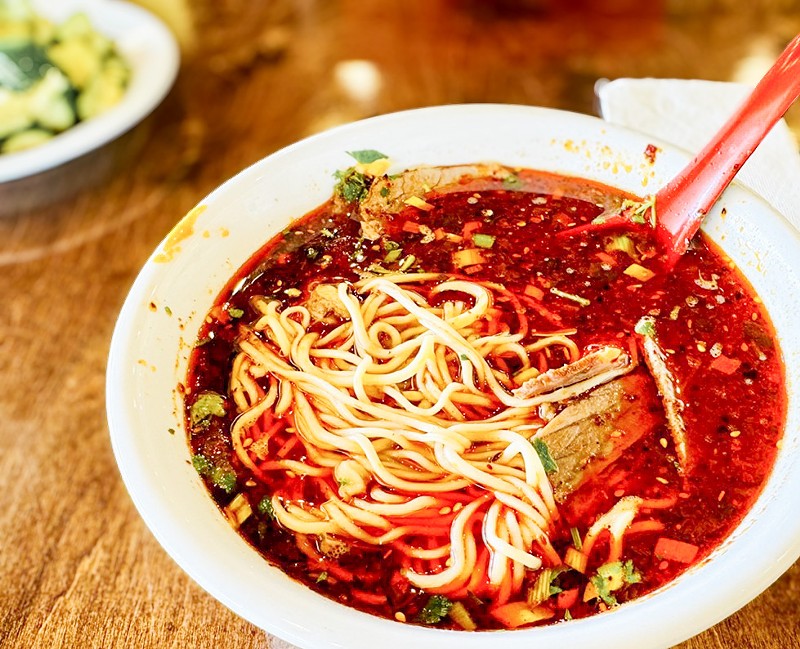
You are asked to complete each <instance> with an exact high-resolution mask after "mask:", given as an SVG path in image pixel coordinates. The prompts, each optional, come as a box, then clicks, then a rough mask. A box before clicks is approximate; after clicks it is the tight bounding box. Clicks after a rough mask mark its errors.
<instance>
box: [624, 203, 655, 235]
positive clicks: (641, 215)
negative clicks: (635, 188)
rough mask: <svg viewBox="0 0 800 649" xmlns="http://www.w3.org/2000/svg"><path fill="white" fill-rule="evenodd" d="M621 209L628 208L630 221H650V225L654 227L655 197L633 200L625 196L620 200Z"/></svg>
mask: <svg viewBox="0 0 800 649" xmlns="http://www.w3.org/2000/svg"><path fill="white" fill-rule="evenodd" d="M622 209H623V211H624V210H630V216H631V221H633V222H634V223H639V224H642V225H643V224H645V223H647V222H648V220H649V223H650V227H651V228H654V227H656V197H655V195H653V196H648V197H646V198H645V199H644V200H643V201H634V200H631V199H629V198H626V199H625V200H624V201H622ZM648 213H649V219H648Z"/></svg>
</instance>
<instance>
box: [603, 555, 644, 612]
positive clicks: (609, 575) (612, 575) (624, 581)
mask: <svg viewBox="0 0 800 649" xmlns="http://www.w3.org/2000/svg"><path fill="white" fill-rule="evenodd" d="M640 581H642V576H641V575H640V574H639V573H638V572H637V571H636V569H635V568H634V567H633V562H632V561H630V560H628V561H625V562H624V563H623V562H622V561H614V562H612V563H606V564H603V565H602V566H600V567H599V568H598V569H597V574H596V575H595V576H594V577H592V583H593V584H594V587H595V588H596V589H597V594H598V595H599V596H600V599H602V600H603V601H604V602H605V603H606V604H607V605H608V606H617V605H618V603H619V602H617V598H616V597H615V596H614V594H613V593H614V592H616V591H618V590H620V589H622V588H623V587H624V586H627V585H629V584H638V583H639V582H640Z"/></svg>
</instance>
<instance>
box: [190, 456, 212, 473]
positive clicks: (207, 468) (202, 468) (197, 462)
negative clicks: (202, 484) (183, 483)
mask: <svg viewBox="0 0 800 649" xmlns="http://www.w3.org/2000/svg"><path fill="white" fill-rule="evenodd" d="M192 466H193V467H194V470H195V471H197V472H198V473H199V474H200V475H209V474H210V473H211V469H212V468H213V465H212V464H211V462H210V461H209V459H208V458H207V457H206V456H205V455H200V454H199V453H198V454H197V455H193V456H192Z"/></svg>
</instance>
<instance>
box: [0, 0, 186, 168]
mask: <svg viewBox="0 0 800 649" xmlns="http://www.w3.org/2000/svg"><path fill="white" fill-rule="evenodd" d="M31 4H32V6H33V9H34V11H36V12H37V13H38V14H40V15H42V16H44V17H45V18H48V19H50V20H52V21H54V22H56V23H60V22H63V21H65V20H66V19H67V18H69V17H70V16H71V15H73V14H75V13H78V12H83V13H85V14H86V15H87V16H88V17H89V20H90V21H91V22H92V25H93V26H94V28H95V29H96V30H97V31H99V32H100V33H102V34H104V35H105V36H108V37H109V38H111V39H112V40H113V41H114V44H115V45H116V47H117V50H118V51H119V52H120V54H122V56H123V57H124V58H125V60H126V61H127V62H128V64H129V65H130V66H131V81H130V84H129V85H128V88H127V89H126V91H125V95H124V96H123V98H122V100H121V101H120V102H119V103H118V104H117V105H116V106H114V107H113V108H111V109H109V110H108V111H107V112H105V113H103V114H101V115H98V116H97V117H93V118H92V119H89V120H86V121H85V122H80V123H79V124H76V125H75V126H73V127H72V128H70V129H68V130H66V131H64V132H63V133H60V134H59V135H56V136H55V137H54V138H53V139H52V140H49V141H48V142H45V143H44V144H41V145H39V146H37V147H34V148H31V149H27V150H25V151H19V152H17V153H7V154H3V155H0V183H4V182H8V181H12V180H18V179H20V178H25V177H27V176H32V175H34V174H37V173H39V172H42V171H46V170H48V169H52V168H53V167H57V166H58V165H61V164H63V163H65V162H68V161H69V160H72V159H74V158H77V157H79V156H81V155H83V154H85V153H88V152H90V151H92V150H94V149H96V148H98V147H100V146H102V145H103V144H106V143H107V142H110V141H111V140H113V139H114V138H116V137H118V136H120V135H122V134H123V133H125V132H126V131H128V130H130V129H131V128H133V127H134V126H135V125H136V124H138V123H139V122H140V121H142V120H143V119H144V118H145V117H146V116H147V115H149V114H150V113H151V112H152V111H153V109H155V108H156V106H158V104H159V103H161V100H162V99H164V97H165V96H166V94H167V92H169V89H170V88H171V87H172V84H173V83H174V82H175V77H176V75H177V73H178V67H179V63H180V54H179V51H178V44H177V42H176V40H175V37H174V36H173V35H172V33H171V32H170V31H169V30H168V29H167V28H166V27H165V26H164V24H163V23H162V22H161V21H160V20H158V19H157V18H156V17H155V16H153V15H152V14H151V13H149V12H147V11H145V10H144V9H142V8H141V7H138V6H136V5H133V4H130V3H128V2H122V1H121V0H57V1H56V0H34V2H32V3H31Z"/></svg>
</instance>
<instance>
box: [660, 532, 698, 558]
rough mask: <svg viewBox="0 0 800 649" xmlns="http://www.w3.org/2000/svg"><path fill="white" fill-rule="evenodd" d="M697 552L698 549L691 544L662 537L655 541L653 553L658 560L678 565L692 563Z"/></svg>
mask: <svg viewBox="0 0 800 649" xmlns="http://www.w3.org/2000/svg"><path fill="white" fill-rule="evenodd" d="M699 550H700V548H698V547H697V546H696V545H694V544H692V543H686V542H684V541H677V540H675V539H671V538H668V537H666V536H662V537H661V538H659V539H658V541H656V547H655V550H654V551H653V552H654V554H655V555H656V556H657V557H658V558H659V559H667V560H668V561H677V562H678V563H692V561H694V559H695V557H696V556H697V553H698V551H699Z"/></svg>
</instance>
